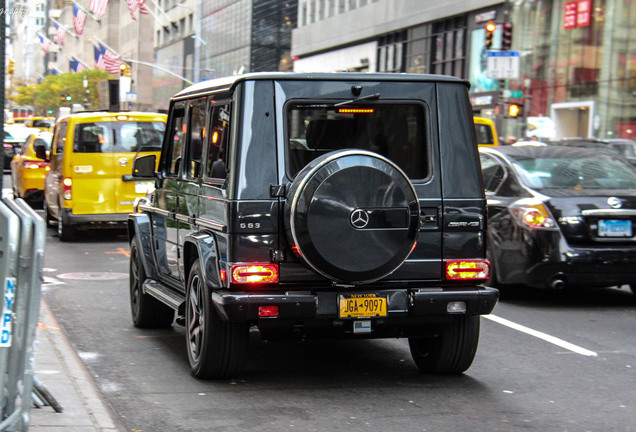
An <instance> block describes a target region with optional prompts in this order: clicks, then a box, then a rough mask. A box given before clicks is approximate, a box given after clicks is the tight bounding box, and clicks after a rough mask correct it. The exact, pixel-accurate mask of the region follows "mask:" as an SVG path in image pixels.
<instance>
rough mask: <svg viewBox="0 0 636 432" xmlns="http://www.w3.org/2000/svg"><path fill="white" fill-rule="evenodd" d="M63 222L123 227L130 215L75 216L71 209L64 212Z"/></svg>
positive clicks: (67, 223)
mask: <svg viewBox="0 0 636 432" xmlns="http://www.w3.org/2000/svg"><path fill="white" fill-rule="evenodd" d="M62 218H63V222H64V224H66V225H90V224H93V225H100V224H101V225H118V226H119V225H121V226H124V225H125V224H126V221H127V220H128V213H113V214H110V213H107V214H80V215H78V214H73V211H72V210H71V209H64V211H63V212H62Z"/></svg>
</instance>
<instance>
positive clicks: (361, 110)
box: [338, 108, 374, 114]
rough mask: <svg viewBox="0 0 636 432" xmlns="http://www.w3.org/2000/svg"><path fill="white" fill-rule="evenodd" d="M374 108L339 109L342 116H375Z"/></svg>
mask: <svg viewBox="0 0 636 432" xmlns="http://www.w3.org/2000/svg"><path fill="white" fill-rule="evenodd" d="M373 111H374V110H373V108H338V113H340V114H373Z"/></svg>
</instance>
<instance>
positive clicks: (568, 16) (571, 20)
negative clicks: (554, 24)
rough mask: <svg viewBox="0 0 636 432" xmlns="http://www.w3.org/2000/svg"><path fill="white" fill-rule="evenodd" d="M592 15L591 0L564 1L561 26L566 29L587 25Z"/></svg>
mask: <svg viewBox="0 0 636 432" xmlns="http://www.w3.org/2000/svg"><path fill="white" fill-rule="evenodd" d="M591 17H592V0H574V1H568V2H565V9H564V13H563V28H564V29H566V30H569V29H573V28H577V27H587V26H589V25H590V22H591Z"/></svg>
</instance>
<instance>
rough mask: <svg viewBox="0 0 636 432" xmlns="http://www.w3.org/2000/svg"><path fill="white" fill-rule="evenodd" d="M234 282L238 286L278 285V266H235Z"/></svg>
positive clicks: (233, 269) (233, 268)
mask: <svg viewBox="0 0 636 432" xmlns="http://www.w3.org/2000/svg"><path fill="white" fill-rule="evenodd" d="M232 282H233V283H238V284H266V283H278V265H277V264H234V265H233V266H232Z"/></svg>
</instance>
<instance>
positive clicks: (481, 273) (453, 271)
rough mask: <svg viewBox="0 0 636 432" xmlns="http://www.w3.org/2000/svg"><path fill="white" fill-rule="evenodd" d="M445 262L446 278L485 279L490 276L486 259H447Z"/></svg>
mask: <svg viewBox="0 0 636 432" xmlns="http://www.w3.org/2000/svg"><path fill="white" fill-rule="evenodd" d="M445 264H446V279H448V280H485V279H488V278H489V277H490V263H489V262H488V260H483V259H474V260H470V259H467V260H448V261H446V262H445Z"/></svg>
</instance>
